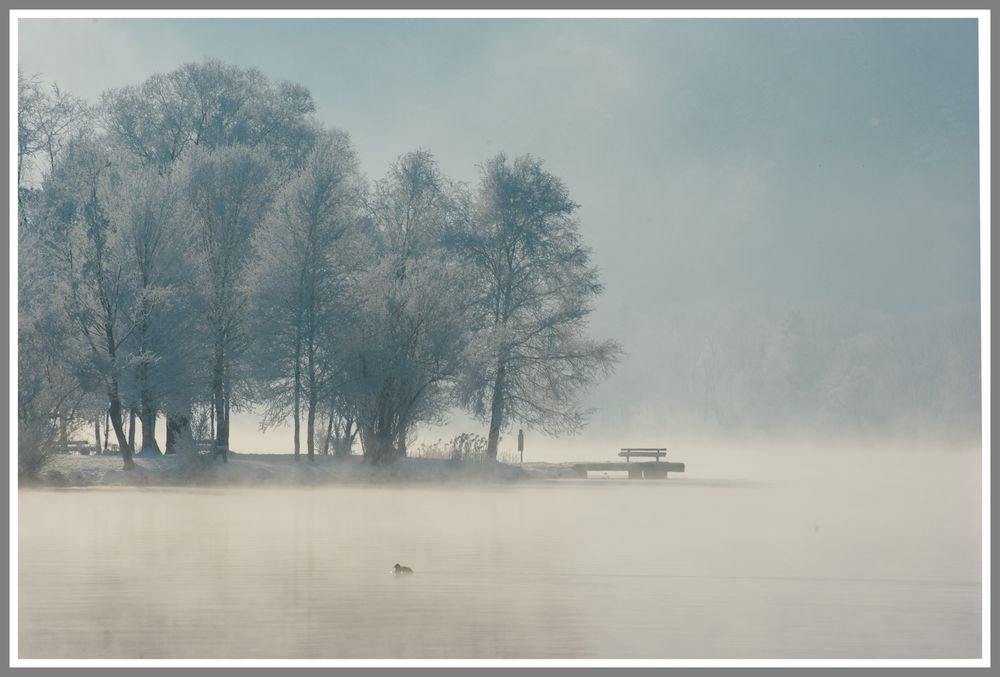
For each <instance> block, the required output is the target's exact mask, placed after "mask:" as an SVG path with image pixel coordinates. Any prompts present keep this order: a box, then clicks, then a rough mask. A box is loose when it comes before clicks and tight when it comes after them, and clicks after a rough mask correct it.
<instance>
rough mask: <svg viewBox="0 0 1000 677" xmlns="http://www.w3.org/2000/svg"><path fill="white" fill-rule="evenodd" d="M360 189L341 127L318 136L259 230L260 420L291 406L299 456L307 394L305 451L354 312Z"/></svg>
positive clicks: (276, 417) (274, 418) (281, 415)
mask: <svg viewBox="0 0 1000 677" xmlns="http://www.w3.org/2000/svg"><path fill="white" fill-rule="evenodd" d="M361 191H362V182H361V179H360V176H359V174H358V170H357V156H356V155H355V153H354V150H353V149H352V148H351V146H350V140H349V138H348V137H347V135H346V134H344V133H342V132H331V133H326V134H323V135H320V136H319V137H318V141H317V145H316V147H315V148H314V149H313V152H312V153H311V155H310V156H309V158H308V159H307V160H306V163H305V166H304V167H303V169H302V170H301V171H300V172H299V173H298V174H297V176H296V177H295V178H294V179H292V180H291V181H290V182H289V183H288V184H287V185H286V186H285V188H284V190H283V191H282V193H281V195H280V197H279V199H278V201H277V205H276V208H275V209H274V210H273V212H272V215H271V217H270V218H269V220H268V223H267V224H266V226H265V228H264V229H262V231H261V232H260V233H259V235H258V237H257V242H256V259H257V261H258V263H257V271H256V272H257V285H256V287H257V289H256V301H257V310H258V312H257V313H256V314H257V324H258V328H259V331H258V332H257V333H256V335H257V341H256V342H257V344H258V348H259V354H258V359H257V362H258V364H259V367H260V374H261V376H262V380H263V381H264V382H265V386H266V388H267V395H268V408H267V412H266V416H265V420H264V423H265V425H272V424H274V423H277V422H279V421H283V420H285V419H287V417H288V416H289V415H291V417H292V420H293V427H294V433H293V440H294V451H295V458H296V459H298V457H299V451H300V421H301V410H302V399H303V396H304V397H305V411H306V449H307V453H308V456H309V459H310V460H312V459H313V457H314V455H315V445H316V440H317V437H318V436H317V430H316V420H317V415H318V413H319V408H320V400H321V398H323V397H329V398H330V400H331V401H330V402H329V403H328V405H327V409H328V410H329V411H331V412H332V411H333V410H334V407H333V401H334V392H333V390H334V385H333V384H331V383H330V380H331V377H332V375H333V373H334V372H335V371H336V370H337V369H338V367H337V365H336V364H335V363H336V362H337V361H338V359H339V350H338V349H339V345H338V344H340V343H341V342H342V341H341V337H340V336H338V331H339V330H340V328H341V327H343V326H344V325H345V324H346V323H347V322H349V321H350V319H349V318H348V317H345V316H344V314H343V310H344V307H345V300H344V289H345V286H346V284H347V282H348V280H349V278H350V276H351V275H353V274H354V273H355V272H356V271H357V269H358V268H359V266H360V264H361V261H362V259H361V258H360V257H359V256H357V252H356V248H357V245H358V237H357V236H356V233H357V226H358V207H359V198H360V195H361ZM289 400H291V406H290V407H289ZM335 418H337V416H336V415H332V416H331V419H330V424H331V425H333V424H334V422H333V421H334V419H335Z"/></svg>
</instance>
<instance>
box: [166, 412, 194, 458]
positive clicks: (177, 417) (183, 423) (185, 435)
mask: <svg viewBox="0 0 1000 677" xmlns="http://www.w3.org/2000/svg"><path fill="white" fill-rule="evenodd" d="M189 412H190V409H189ZM193 441H194V435H192V433H191V416H190V414H167V449H166V451H165V452H164V453H167V454H176V453H177V448H178V445H180V444H185V443H191V442H193Z"/></svg>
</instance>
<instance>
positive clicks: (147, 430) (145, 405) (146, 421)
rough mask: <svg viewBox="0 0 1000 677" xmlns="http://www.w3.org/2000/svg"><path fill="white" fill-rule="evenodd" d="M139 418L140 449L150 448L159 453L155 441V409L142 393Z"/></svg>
mask: <svg viewBox="0 0 1000 677" xmlns="http://www.w3.org/2000/svg"><path fill="white" fill-rule="evenodd" d="M139 420H140V421H141V423H142V449H143V451H145V450H146V449H152V450H153V451H155V452H157V453H159V452H160V447H159V445H158V444H157V443H156V409H155V408H154V407H153V405H152V402H151V401H150V400H148V399H146V396H145V395H143V402H142V412H141V413H140V416H139Z"/></svg>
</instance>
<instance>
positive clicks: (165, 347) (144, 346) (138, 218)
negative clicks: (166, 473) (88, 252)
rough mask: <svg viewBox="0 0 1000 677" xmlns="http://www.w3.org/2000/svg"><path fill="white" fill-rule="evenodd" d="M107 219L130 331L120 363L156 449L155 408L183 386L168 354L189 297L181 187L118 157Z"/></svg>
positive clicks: (145, 439) (145, 437)
mask: <svg viewBox="0 0 1000 677" xmlns="http://www.w3.org/2000/svg"><path fill="white" fill-rule="evenodd" d="M108 202H109V207H108V214H109V217H110V218H111V219H112V220H113V221H114V222H115V225H116V228H117V230H118V232H119V235H120V237H119V246H120V248H121V251H120V252H119V256H120V258H121V260H122V261H123V262H124V264H125V269H126V280H127V283H128V285H129V287H130V290H131V293H130V298H131V304H130V307H129V308H128V309H127V312H128V315H129V317H130V318H131V319H132V323H133V326H134V330H133V331H132V333H131V335H130V337H129V341H128V343H127V344H126V346H127V350H128V356H127V359H126V363H127V365H128V367H129V369H130V371H131V374H132V376H133V379H134V386H135V396H134V397H133V398H130V399H132V400H133V401H134V403H135V404H136V405H137V409H138V414H139V420H140V423H141V429H142V442H141V444H142V449H143V450H151V451H159V450H160V447H159V445H158V444H157V442H156V438H155V430H156V418H157V412H158V411H160V410H162V408H163V404H164V399H165V398H166V396H167V394H168V393H170V392H172V391H175V390H177V389H178V387H179V386H181V385H182V384H181V383H178V381H183V380H184V376H185V372H184V369H183V366H182V365H180V364H177V361H176V360H170V359H168V358H169V353H171V352H174V351H176V349H177V347H178V346H177V343H176V339H177V336H176V333H175V332H174V331H172V329H173V326H174V325H176V324H177V323H181V324H185V325H189V324H190V322H186V321H185V319H184V317H182V316H181V314H179V311H180V310H181V306H179V304H178V303H177V301H178V297H179V296H188V294H186V293H185V292H186V291H187V289H186V287H187V281H188V279H189V276H188V273H189V271H188V270H187V268H188V265H187V261H186V256H187V251H186V246H185V245H187V244H188V243H187V242H186V241H185V238H184V236H185V229H184V228H183V224H184V216H185V212H184V209H183V202H182V194H181V186H180V185H179V181H177V180H176V179H173V178H171V176H170V175H161V174H159V173H157V172H156V171H155V170H153V169H152V168H149V167H147V166H143V165H142V164H139V163H138V162H134V161H131V162H128V161H126V162H123V163H121V167H120V168H119V170H118V171H116V172H114V173H113V174H112V176H111V180H110V183H109V200H108Z"/></svg>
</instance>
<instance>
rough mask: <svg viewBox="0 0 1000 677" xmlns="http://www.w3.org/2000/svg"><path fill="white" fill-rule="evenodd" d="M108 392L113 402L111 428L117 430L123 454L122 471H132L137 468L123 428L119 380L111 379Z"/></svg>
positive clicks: (110, 409)
mask: <svg viewBox="0 0 1000 677" xmlns="http://www.w3.org/2000/svg"><path fill="white" fill-rule="evenodd" d="M108 391H109V392H108V400H109V401H110V402H111V406H110V408H109V411H108V416H109V418H110V419H111V427H112V428H114V430H115V437H116V438H117V439H118V449H119V450H120V451H121V453H122V463H123V464H124V465H123V467H122V469H123V470H131V469H132V468H134V467H135V461H133V460H132V447H131V446H130V445H129V443H128V438H126V437H125V430H124V428H123V426H122V403H121V399H119V396H118V379H117V378H114V377H112V378H111V384H110V385H109V386H108Z"/></svg>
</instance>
